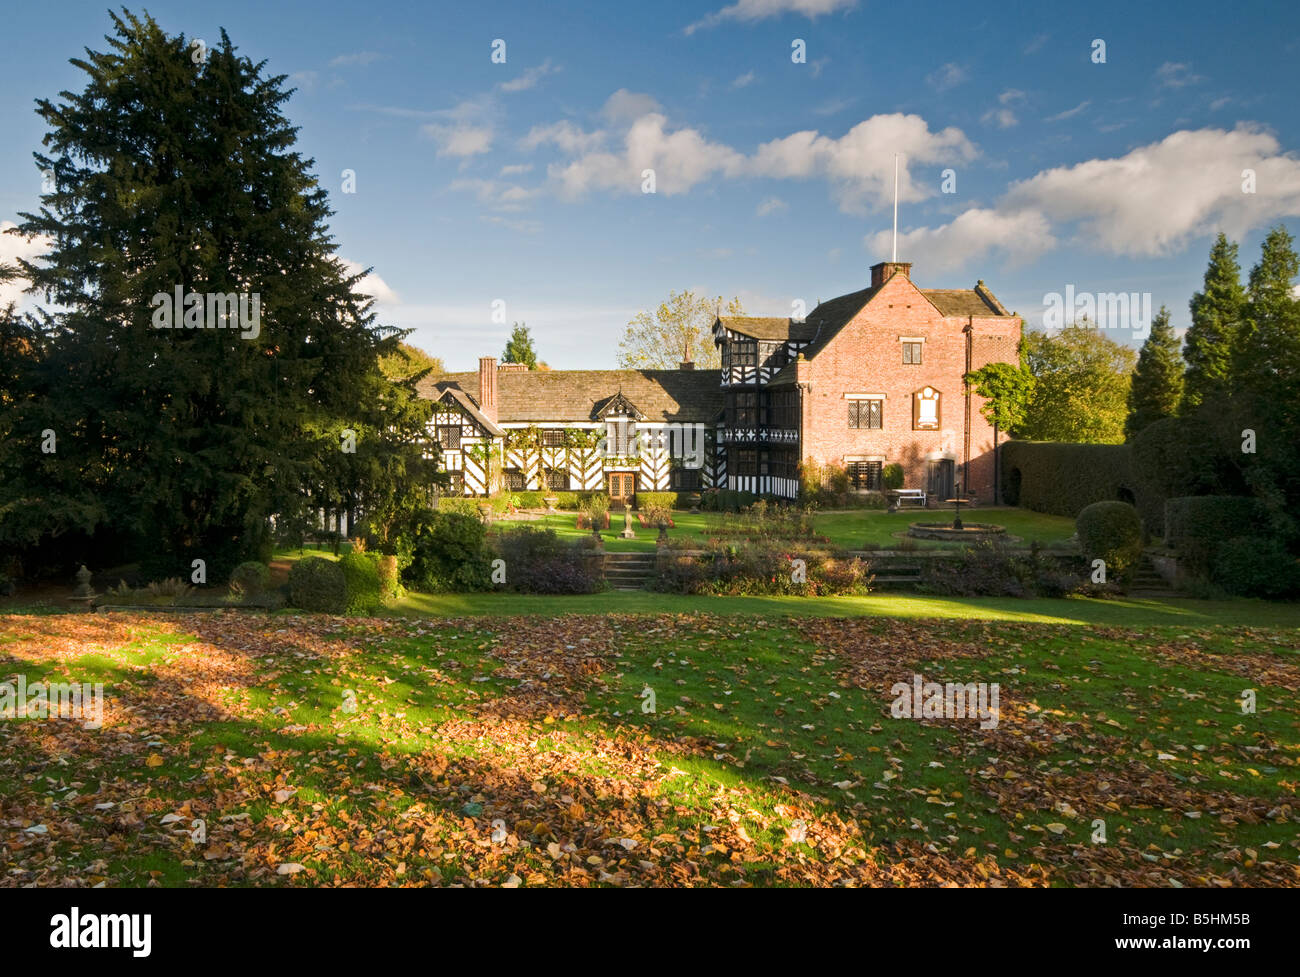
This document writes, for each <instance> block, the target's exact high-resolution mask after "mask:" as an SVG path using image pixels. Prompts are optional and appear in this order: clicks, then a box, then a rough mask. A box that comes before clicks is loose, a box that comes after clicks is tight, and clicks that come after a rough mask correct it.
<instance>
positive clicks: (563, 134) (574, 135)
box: [519, 119, 606, 156]
mask: <svg viewBox="0 0 1300 977" xmlns="http://www.w3.org/2000/svg"><path fill="white" fill-rule="evenodd" d="M605 137H606V134H605V133H604V132H601V131H596V132H585V131H584V130H582V129H580V128H579V127H578V126H576V125H574V124H573V123H572V122H570V121H568V120H567V119H562V120H561V121H559V122H554V123H552V124H551V125H548V126H533V127H532V129H530V130H529V132H528V135H526V136H524V138H523V139H521V140H519V147H520V148H521V149H528V150H531V149H536V148H537V147H538V146H545V145H547V144H548V143H550V144H553V145H555V146H557V147H559V149H560V150H561V151H562V152H565V153H568V154H569V155H570V156H581V155H582V154H583V153H589V152H591V151H592V150H595V149H599V148H600V147H601V146H602V145H603V144H604V142H605Z"/></svg>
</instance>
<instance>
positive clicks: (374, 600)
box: [339, 553, 383, 615]
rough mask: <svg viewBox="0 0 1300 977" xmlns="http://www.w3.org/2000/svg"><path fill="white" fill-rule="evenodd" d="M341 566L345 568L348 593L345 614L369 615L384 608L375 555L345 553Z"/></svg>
mask: <svg viewBox="0 0 1300 977" xmlns="http://www.w3.org/2000/svg"><path fill="white" fill-rule="evenodd" d="M339 566H340V567H342V568H343V580H344V584H345V585H346V591H347V599H346V601H345V603H344V605H343V612H344V613H345V614H360V615H369V614H374V613H375V611H377V610H379V608H380V607H382V606H383V600H382V597H381V592H382V588H381V586H380V583H379V568H378V566H377V565H376V561H375V555H374V554H371V553H345V554H344V555H343V556H342V557H341V558H340V559H339Z"/></svg>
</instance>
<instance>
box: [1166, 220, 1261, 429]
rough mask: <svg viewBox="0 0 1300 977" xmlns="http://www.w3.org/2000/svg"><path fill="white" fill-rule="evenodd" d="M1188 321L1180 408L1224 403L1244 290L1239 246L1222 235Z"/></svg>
mask: <svg viewBox="0 0 1300 977" xmlns="http://www.w3.org/2000/svg"><path fill="white" fill-rule="evenodd" d="M1190 305H1191V312H1192V324H1191V327H1190V328H1189V329H1188V330H1187V335H1186V336H1185V337H1184V338H1183V358H1184V359H1185V360H1186V362H1187V370H1186V376H1185V381H1184V384H1183V395H1182V405H1181V409H1182V410H1183V411H1184V412H1190V411H1192V410H1195V409H1196V408H1197V407H1199V406H1200V405H1201V404H1202V403H1205V402H1207V401H1208V402H1211V403H1214V402H1219V403H1221V402H1222V398H1223V397H1224V396H1225V395H1227V394H1229V393H1230V391H1231V378H1232V363H1233V350H1234V348H1235V347H1236V344H1237V332H1238V331H1239V330H1240V329H1241V327H1242V316H1243V315H1244V313H1245V306H1246V293H1245V290H1244V289H1243V288H1242V287H1241V267H1240V265H1239V264H1238V262H1237V245H1236V243H1235V242H1232V241H1229V240H1228V239H1227V237H1226V236H1224V235H1223V234H1222V233H1220V234H1219V236H1218V237H1217V238H1215V241H1214V246H1213V247H1212V248H1211V249H1210V264H1209V267H1208V268H1206V270H1205V288H1204V291H1200V292H1197V293H1196V294H1195V295H1193V296H1192V300H1191V303H1190Z"/></svg>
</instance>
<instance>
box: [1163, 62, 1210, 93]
mask: <svg viewBox="0 0 1300 977" xmlns="http://www.w3.org/2000/svg"><path fill="white" fill-rule="evenodd" d="M1201 80H1202V79H1201V76H1200V75H1198V74H1194V73H1193V72H1192V68H1191V66H1190V65H1188V64H1184V63H1182V62H1173V61H1166V62H1165V63H1164V64H1162V65H1161V66H1160V67H1159V68H1157V69H1156V81H1158V82H1159V83H1160V87H1161V88H1185V87H1186V86H1188V85H1194V84H1196V83H1197V82H1198V81H1201Z"/></svg>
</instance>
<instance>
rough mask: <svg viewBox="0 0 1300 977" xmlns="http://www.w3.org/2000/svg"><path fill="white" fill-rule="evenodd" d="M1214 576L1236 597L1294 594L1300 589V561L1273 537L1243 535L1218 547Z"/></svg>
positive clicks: (1273, 597) (1211, 566) (1212, 563)
mask: <svg viewBox="0 0 1300 977" xmlns="http://www.w3.org/2000/svg"><path fill="white" fill-rule="evenodd" d="M1210 579H1211V580H1212V581H1213V582H1214V583H1215V584H1217V585H1218V586H1220V587H1222V588H1223V589H1224V590H1225V591H1226V592H1227V593H1229V594H1231V595H1232V596H1234V597H1265V598H1272V599H1276V598H1279V597H1290V596H1293V595H1294V594H1295V593H1296V592H1297V591H1300V563H1298V562H1297V561H1296V558H1295V557H1294V556H1292V555H1291V554H1290V553H1288V552H1287V548H1286V547H1285V546H1283V545H1282V544H1281V543H1280V542H1278V541H1277V540H1276V539H1274V538H1272V537H1259V536H1241V537H1238V538H1237V539H1228V540H1224V541H1223V542H1222V543H1219V544H1218V545H1217V546H1216V547H1215V549H1214V555H1213V557H1212V559H1211V564H1210Z"/></svg>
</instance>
